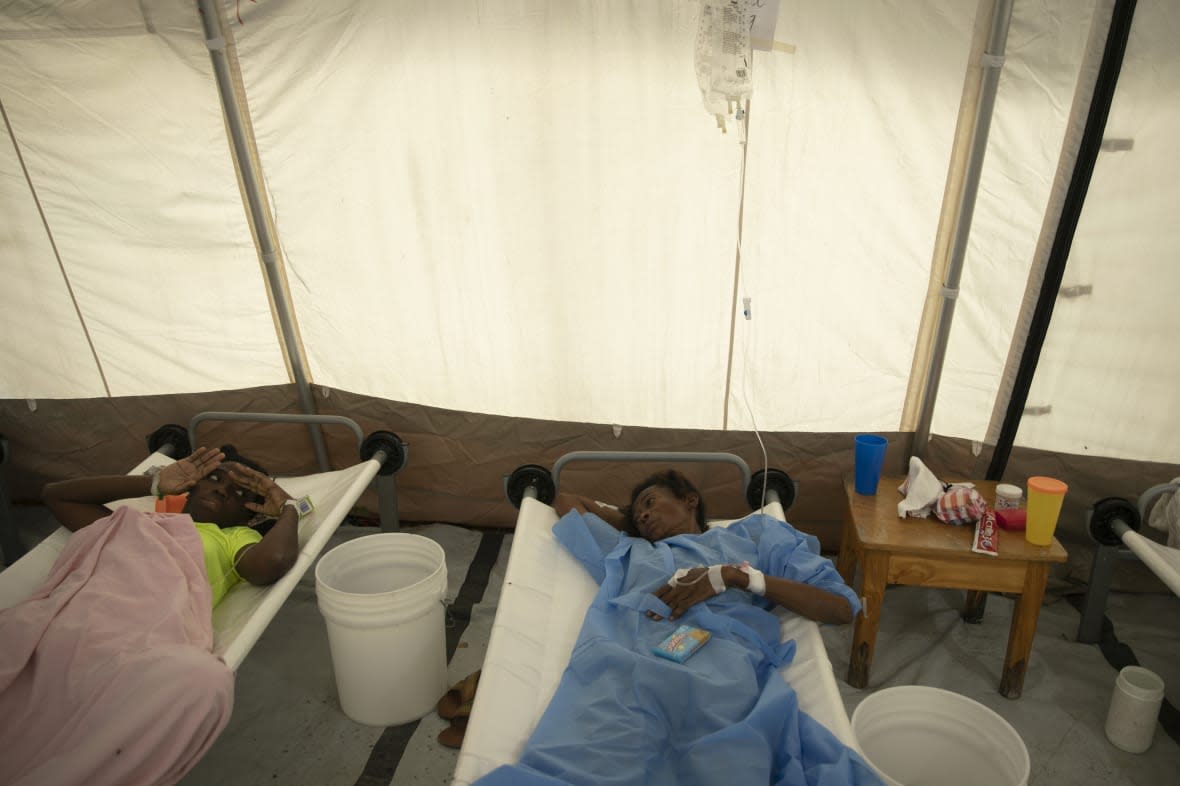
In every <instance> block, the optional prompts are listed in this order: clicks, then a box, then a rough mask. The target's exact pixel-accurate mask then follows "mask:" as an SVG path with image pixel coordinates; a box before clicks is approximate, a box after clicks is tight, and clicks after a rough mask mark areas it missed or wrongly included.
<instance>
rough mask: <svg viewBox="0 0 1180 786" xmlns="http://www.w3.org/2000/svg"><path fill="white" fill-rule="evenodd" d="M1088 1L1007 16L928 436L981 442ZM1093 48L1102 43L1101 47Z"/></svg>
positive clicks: (1049, 179)
mask: <svg viewBox="0 0 1180 786" xmlns="http://www.w3.org/2000/svg"><path fill="white" fill-rule="evenodd" d="M1093 6H1094V3H1092V2H1076V0H1058V1H1057V2H1045V3H1022V2H1017V3H1015V4H1014V5H1013V8H1012V21H1011V25H1010V26H1009V32H1008V41H1007V46H1006V50H1005V61H1004V67H1003V69H1002V70H1001V72H1000V81H999V86H998V88H997V92H996V102H995V108H994V112H993V115H992V121H991V128H990V132H989V135H988V144H987V154H986V158H985V160H984V169H983V173H982V175H981V178H980V183H979V193H978V198H977V200H976V203H975V211H974V214H973V217H972V220H971V234H970V237H969V239H968V244H967V253H966V256H965V258H964V265H963V276H962V280H961V282H960V285H959V291H960V294H959V298H958V302H957V305H956V308H955V316H954V322H953V323H952V324H951V334H950V341H949V343H948V345H947V355H946V364H945V366H944V368H943V372H942V379H941V383H940V385H939V388H938V402H937V406H936V407H935V410H934V418H933V420H932V422H931V429H932V431H933V432H935V433H938V434H944V435H946V436H953V437H962V438H964V439H968V440H977V441H983V440H984V439H985V436H986V435H987V432H988V424H989V420H990V418H991V415H992V407H993V403H994V402H995V400H996V396H997V393H998V392H999V385H1000V381H1001V378H1002V376H1003V372H1004V366H1005V362H1006V361H1007V359H1008V355H1009V347H1010V346H1011V342H1012V337H1013V331H1014V328H1015V326H1016V323H1017V318H1018V317H1019V314H1020V306H1021V301H1022V299H1023V297H1024V292H1025V287H1026V285H1027V284H1028V282H1029V271H1030V266H1031V265H1032V263H1033V260H1034V258H1035V253H1034V252H1035V250H1036V247H1037V242H1038V240H1039V237H1040V233H1041V230H1042V216H1044V214H1045V211H1046V208H1047V205H1048V202H1049V198H1050V192H1051V188H1052V186H1053V181H1054V173H1055V170H1056V169H1057V164H1058V160H1059V159H1060V158H1061V155H1062V143H1063V140H1064V139H1065V132H1066V125H1067V121H1068V119H1069V111H1070V107H1071V105H1072V104H1073V101H1074V94H1075V88H1076V86H1077V77H1078V69H1079V66H1080V65H1081V63H1082V59H1083V56H1084V54H1085V47H1086V43H1087V39H1088V38H1089V34H1090V28H1091V22H1092V17H1093V10H1094V9H1093ZM1100 40H1101V39H1100Z"/></svg>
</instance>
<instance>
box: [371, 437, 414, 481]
mask: <svg viewBox="0 0 1180 786" xmlns="http://www.w3.org/2000/svg"><path fill="white" fill-rule="evenodd" d="M379 450H381V451H384V452H385V461H383V462H381V469H379V470H377V474H378V475H392V474H393V473H395V472H397V471H398V470H400V469H401V468H402V467H404V466H405V465H406V459H407V458H409V452H410V451H409V448H408V447H407V446H406V443H404V442H402V440H401V437H399V436H398V435H397V434H394V433H393V432H392V431H374V432H373V433H372V434H370V435H369V436H367V437H365V441H364V442H362V443H361V461H368V460H369V459H371V458H373V456H375V455H377V451H379Z"/></svg>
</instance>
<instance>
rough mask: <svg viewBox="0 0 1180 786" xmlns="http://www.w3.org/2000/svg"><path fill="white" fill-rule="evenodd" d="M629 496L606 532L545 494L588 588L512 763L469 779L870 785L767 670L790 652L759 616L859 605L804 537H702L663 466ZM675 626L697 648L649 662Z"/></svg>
mask: <svg viewBox="0 0 1180 786" xmlns="http://www.w3.org/2000/svg"><path fill="white" fill-rule="evenodd" d="M631 498H632V504H631V505H630V506H629V507H628V508H626V509H625V512H624V515H623V516H616V515H614V514H613V513H611V514H608V517H610V518H612V523H613V526H612V524H608V523H607V522H606V521H605V520H604V519H603V518H602V517H600V516H599V515H598V513H597V511H598V510H599V509H598V508H596V507H595V506H594V504H593V503H591V502H589V501H588V500H585V499H583V498H578V497H572V496H569V495H565V496H563V498H562V499H560V500H559V502H558V510H559V512H564V514H565V515H564V516H562V518H561V520H560V521H558V522H557V524H556V525H554V528H553V532H554V535H555V536H556V537H557V538H558V540H559V541H560V542H561V543H562V545H564V546H565V547H566V548H567V549H568V550H569V551H570V553H571V554H573V555H574V557H576V558H577V559H578V561H579V562H581V563H582V565H584V566H585V568H586V570H587V571H589V572H590V574H591V576H593V577H594V579H595V580H596V581H597V582H598V584H599V591H598V594H597V595H596V596H595V598H594V601H593V603H592V604H591V606H590V608H589V609H588V610H587V612H586V619H585V622H584V623H583V626H582V630H581V633H580V634H579V636H578V641H577V643H576V644H575V645H574V649H573V653H572V654H571V656H570V662H569V666H568V667H567V668H566V671H565V673H564V674H563V675H562V678H561V682H560V684H559V685H558V687H557V691H556V692H555V693H554V696H553V700H552V701H551V702H550V704H549V707H548V709H547V710H546V711H545V713H544V715H543V716H542V717H541V719H540V721H539V723H538V724H537V728H536V730H535V731H534V732H533V735H532V737H530V738H529V741H528V743H527V744H526V746H525V749H524V753H523V754H522V756H521V759H520V762H519V763H517V764H515V765H511V766H505V767H500V768H499V769H497V770H495V771H493V772H492V773H490V774H488V775H487V776H486V777H484V778H483V779H481V780H480V781H479V783H480V784H485V785H486V786H497V785H499V784H513V785H514V786H530V785H531V784H538V786H539V785H541V784H544V785H546V786H553V785H554V784H579V785H581V784H585V785H586V786H590V784H594V785H595V786H616V785H617V786H623V784H636V785H640V784H641V785H642V786H693V784H699V785H700V786H705V785H706V784H708V785H709V786H712V785H714V784H717V785H718V786H720V785H721V784H726V785H729V784H742V786H746V785H747V784H759V785H761V784H773V785H774V786H785V785H787V784H792V785H793V784H811V785H812V786H816V785H819V786H828V785H829V784H831V785H833V786H834V785H835V784H879V783H880V782H881V781H880V780H879V778H878V777H877V776H876V774H875V773H874V772H873V771H872V769H871V768H870V767H869V766H868V765H867V764H866V763H865V762H864V760H863V759H862V758H861V757H860V756H859V755H858V754H856V753H855V752H854V751H852V750H851V749H849V748H847V747H846V746H844V745H843V743H841V742H840V741H839V740H837V739H836V737H835V736H833V735H832V734H831V732H829V731H828V730H827V729H826V728H825V727H823V726H822V725H821V724H819V723H818V722H817V721H815V720H813V719H812V718H811V717H810V716H808V715H806V714H805V713H803V712H801V711H800V710H799V708H798V703H797V701H796V697H795V692H794V690H793V689H792V688H791V686H790V685H788V684H787V682H786V681H785V680H783V679H782V678H781V677H780V676H779V675H778V674H777V670H778V669H779V668H781V667H783V666H785V665H786V664H787V663H789V662H790V660H791V658H792V657H793V656H794V649H795V645H794V642H786V643H780V642H779V620H778V618H777V617H776V616H775V615H774V614H772V613H771V612H770V611H769V609H771V608H772V607H773V606H775V605H781V606H783V607H784V608H787V609H789V610H791V611H793V612H795V613H797V614H802V615H804V616H807V617H810V618H811V619H815V620H819V621H821V622H834V623H847V622H849V621H851V620H852V618H853V616H854V615H855V614H856V613H857V612H858V611H859V608H860V603H859V601H858V599H857V597H856V595H855V594H854V593H853V592H852V591H851V590H850V589H849V588H848V587H847V586H846V585H845V584H844V582H843V580H842V579H841V578H840V575H839V574H838V573H837V572H836V570H835V568H834V567H833V566H832V563H831V561H830V560H828V559H826V558H824V557H821V556H820V555H819V548H818V542H817V541H816V540H815V538H813V537H811V536H808V535H803V534H802V533H800V532H798V531H797V530H795V529H794V528H793V527H791V526H790V525H788V524H785V523H783V522H782V521H779V520H777V519H774V518H771V517H769V516H764V515H760V514H755V515H751V516H748V517H747V518H744V519H742V520H741V521H738V522H735V523H734V524H732V525H730V526H729V527H715V528H713V529H708V530H706V529H705V524H704V521H705V518H704V504H703V501H702V499H701V496H700V494H699V493H698V492H697V490H696V489H695V488H694V487H693V486H692V484H691V483H690V482H689V481H688V480H687V479H686V478H684V476H683V475H681V474H680V473H677V472H675V471H668V472H664V473H660V474H658V475H655V476H653V477H651V478H648V479H647V480H645V481H644V482H643V483H640V484H639V485H638V486H636V488H635V491H634V492H633V493H632V497H631ZM591 511H596V512H591ZM602 512H604V513H605V512H606V511H602ZM629 529H630V530H633V531H635V532H637V534H638V535H639V536H640V537H631V536H630V535H628V534H627V533H626V532H625V531H621V530H629ZM710 568H712V569H713V570H712V571H711V573H710V571H709V569H710ZM674 576H675V578H673V577H674ZM763 584H764V585H765V586H764V588H763V586H762V585H763ZM751 589H753V590H761V591H762V592H763V593H764V594H762V595H756V594H754V593H753V592H751V591H750V590H751ZM684 624H687V625H691V626H694V627H697V628H701V629H703V630H706V631H708V632H709V633H710V639H709V641H708V642H707V643H706V645H705V646H704V647H702V648H701V649H700V650H698V651H697V652H696V654H694V655H693V656H692V657H691V658H689V659H688V660H686V661H685V662H683V663H677V662H675V661H672V660H667V659H664V658H660V657H657V656H655V655H653V654H652V648H653V647H655V646H656V645H658V644H659V643H660V642H661V641H663V640H664V639H665V638H667V636H668V635H669V634H670V633H672V632H673V631H674V630H675V629H676V628H677V627H679V626H680V625H684Z"/></svg>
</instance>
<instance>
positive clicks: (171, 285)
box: [0, 3, 287, 398]
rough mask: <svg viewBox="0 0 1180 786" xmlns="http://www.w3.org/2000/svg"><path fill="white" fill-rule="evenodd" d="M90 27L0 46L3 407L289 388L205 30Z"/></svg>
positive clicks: (6, 39)
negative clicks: (6, 132) (18, 401)
mask: <svg viewBox="0 0 1180 786" xmlns="http://www.w3.org/2000/svg"><path fill="white" fill-rule="evenodd" d="M100 5H104V4H100ZM125 5H126V6H127V7H126V8H124V9H123V10H124V11H128V10H131V9H133V8H134V7H135V6H136V4H134V3H130V4H125ZM173 5H174V4H173ZM181 5H183V4H181ZM164 8H168V5H167V4H165V5H164ZM94 13H101V14H102V15H100V16H99V18H98V19H93V18H91V16H89V15H87V16H85V17H83V18H77V17H72V16H68V15H65V14H63V15H61V16H56V17H53V16H51V17H48V18H46V19H43V20H41V21H42V22H43V23H44V26H37V25H31V24H30V25H29V26H28V28H26V29H23V30H22V29H19V26H17V27H18V29H16V30H10V29H8V28H7V27H6V28H5V29H4V32H5V33H7V35H5V36H3V37H0V90H2V94H0V99H2V100H3V103H4V109H5V113H6V116H7V120H8V124H9V126H10V129H11V132H10V133H11V138H12V143H11V144H8V143H7V140H6V144H5V147H6V149H5V151H4V153H3V159H0V160H2V161H3V166H4V176H5V177H4V180H5V187H4V197H5V208H6V209H5V210H4V214H5V219H4V221H5V223H6V224H7V223H8V222H10V221H11V222H13V224H16V222H20V224H19V235H16V231H17V230H14V235H12V236H9V237H12V241H11V242H6V244H5V245H6V248H5V249H4V256H5V260H6V262H5V264H6V266H7V265H9V264H12V265H19V266H20V268H19V270H20V271H23V273H24V274H23V275H21V274H18V275H16V276H11V278H18V279H19V280H21V282H22V283H21V284H20V285H18V286H16V287H8V286H5V287H4V288H3V293H2V294H0V314H3V316H2V317H0V319H3V326H4V336H5V341H4V342H3V346H2V347H0V378H2V379H3V380H4V391H3V395H5V396H16V397H28V398H33V397H35V398H46V397H52V398H85V397H90V396H103V395H113V396H125V395H142V394H145V393H152V394H166V393H183V392H190V391H201V390H219V389H225V388H236V387H250V386H255V385H262V384H278V383H282V382H285V381H287V374H286V370H285V367H284V365H283V359H282V355H281V353H280V351H279V348H278V345H277V344H276V341H275V328H274V324H273V321H272V320H271V316H270V307H269V304H268V300H267V296H266V291H265V288H264V287H263V285H262V280H261V279H260V277H259V274H258V262H257V254H256V252H255V251H254V243H253V240H252V239H251V237H250V232H249V228H248V225H247V224H246V223H245V221H244V220H243V215H242V206H241V197H240V196H239V194H238V188H237V179H236V175H235V173H234V165H233V161H232V159H230V158H229V156H228V154H227V151H228V148H227V144H226V138H225V128H224V124H223V121H222V118H221V111H220V108H219V105H218V103H217V92H216V87H215V85H214V83H213V81H212V78H211V74H210V67H209V55H208V52H207V50H206V49H205V46H204V44H203V43H202V41H201V38H200V35H199V31H200V27H199V24H198V23H197V22H198V20H197V19H196V18H195V15H194V13H193V11H192V9H189V14H188V16H187V18H186V19H185V20H184V21H186V22H187V23H188V25H187V26H182V27H175V26H173V24H174V23H175V22H176V17H175V15H168V16H166V17H165V18H164V19H159V18H157V19H155V20H154V21H155V25H154V26H153V27H152V28H151V29H149V28H148V27H146V26H145V19H144V17H143V16H142V15H141V14H138V13H135V14H132V15H128V16H127V18H111V17H112V15H111V12H110V10H109V9H104V8H100V9H96V10H95V11H94ZM136 17H138V21H139V25H138V26H137V27H136V26H134V22H135V21H136ZM0 19H5V20H7V19H8V17H7V16H4V17H0ZM13 21H14V22H19V21H22V18H20V17H17V18H16V19H14V20H13ZM18 150H19V160H23V163H24V167H25V169H27V175H28V176H27V182H26V177H25V174H24V172H22V170H21V166H20V163H19V160H18V157H17V151H18ZM30 184H31V186H30ZM9 206H11V209H10V208H9ZM38 208H39V209H40V211H42V212H43V214H44V225H42V223H41V218H40V216H39V215H38ZM50 237H51V238H52V244H51V243H50V242H49V240H48V238H50ZM55 252H56V256H55ZM59 262H60V264H59ZM5 278H6V279H8V278H10V276H9V275H8V274H7V271H6V275H5ZM30 285H31V286H30ZM75 305H76V309H75V308H74V306H75ZM42 314H45V315H46V316H47V317H48V319H45V320H43V319H42ZM38 334H40V335H38ZM30 338H31V339H33V340H34V341H36V340H37V339H38V338H39V339H40V341H36V343H33V342H31V341H29V339H30ZM29 347H36V348H37V350H38V352H39V357H38V359H36V360H31V359H30V358H29V357H28V351H29Z"/></svg>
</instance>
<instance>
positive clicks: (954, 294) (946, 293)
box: [938, 287, 959, 300]
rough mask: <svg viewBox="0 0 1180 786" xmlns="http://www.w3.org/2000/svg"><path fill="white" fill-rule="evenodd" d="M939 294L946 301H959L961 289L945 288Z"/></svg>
mask: <svg viewBox="0 0 1180 786" xmlns="http://www.w3.org/2000/svg"><path fill="white" fill-rule="evenodd" d="M938 294H940V295H942V297H943V298H944V299H946V300H958V299H959V288H958V287H943V288H942V289H940V290H939V292H938Z"/></svg>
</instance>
